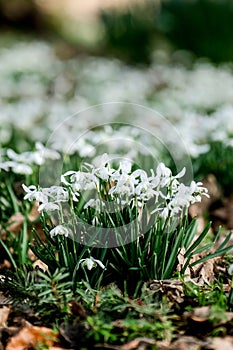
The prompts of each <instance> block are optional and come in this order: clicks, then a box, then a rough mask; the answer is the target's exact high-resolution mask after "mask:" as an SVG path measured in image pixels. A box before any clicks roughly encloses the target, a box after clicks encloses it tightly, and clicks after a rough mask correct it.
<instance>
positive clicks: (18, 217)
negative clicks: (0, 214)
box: [7, 212, 25, 235]
mask: <svg viewBox="0 0 233 350" xmlns="http://www.w3.org/2000/svg"><path fill="white" fill-rule="evenodd" d="M24 219H25V217H24V215H23V214H22V213H20V212H18V213H15V214H14V215H12V216H11V217H10V219H9V220H8V224H7V230H8V231H10V232H11V233H13V234H15V235H17V234H18V233H19V231H20V230H21V228H22V227H23V222H24Z"/></svg>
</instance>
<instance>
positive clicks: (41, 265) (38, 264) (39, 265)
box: [32, 259, 48, 272]
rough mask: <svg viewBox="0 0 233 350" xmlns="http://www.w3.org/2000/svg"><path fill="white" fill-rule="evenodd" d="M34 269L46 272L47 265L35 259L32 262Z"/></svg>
mask: <svg viewBox="0 0 233 350" xmlns="http://www.w3.org/2000/svg"><path fill="white" fill-rule="evenodd" d="M32 266H33V267H34V268H39V269H41V270H43V271H44V272H45V271H47V270H48V265H46V264H45V263H44V262H43V261H42V260H40V259H37V260H36V261H34V263H33V265H32Z"/></svg>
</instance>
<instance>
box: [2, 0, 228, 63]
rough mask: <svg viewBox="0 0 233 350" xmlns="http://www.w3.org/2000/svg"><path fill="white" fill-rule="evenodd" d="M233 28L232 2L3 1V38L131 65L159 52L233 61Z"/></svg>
mask: <svg viewBox="0 0 233 350" xmlns="http://www.w3.org/2000/svg"><path fill="white" fill-rule="evenodd" d="M75 3H76V4H75ZM232 23H233V1H232V0H161V1H159V0H147V1H143V0H142V1H132V0H131V1H126V0H125V1H97V0H95V1H94V0H89V1H87V2H84V3H83V4H82V2H81V1H80V2H75V1H73V2H72V1H62V0H60V1H59V0H57V1H52V0H51V1H43V0H10V1H6V0H1V1H0V25H1V32H2V33H3V32H5V33H9V32H12V30H13V31H15V32H17V33H19V32H23V33H24V34H27V35H28V34H30V35H39V36H44V37H46V38H50V39H51V38H53V39H54V38H55V39H61V40H63V41H65V42H67V43H68V44H69V45H72V47H75V49H79V50H82V51H83V50H84V51H88V52H92V53H95V54H101V55H111V56H116V57H119V58H121V59H124V60H126V61H128V62H130V63H146V64H147V63H149V62H150V61H151V58H152V53H153V51H154V50H155V49H158V48H163V49H166V50H168V51H169V52H173V51H175V50H177V49H179V50H188V51H190V52H192V53H193V54H194V55H195V57H208V58H209V59H210V60H211V61H213V62H226V61H232V60H233V26H232Z"/></svg>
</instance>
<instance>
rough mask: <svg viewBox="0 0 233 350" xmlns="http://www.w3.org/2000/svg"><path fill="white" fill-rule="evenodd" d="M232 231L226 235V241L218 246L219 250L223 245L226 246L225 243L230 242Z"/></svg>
mask: <svg viewBox="0 0 233 350" xmlns="http://www.w3.org/2000/svg"><path fill="white" fill-rule="evenodd" d="M231 235H232V232H231V231H230V232H229V233H228V235H227V236H226V238H225V239H224V241H223V242H222V243H221V244H220V246H219V247H218V250H221V249H223V247H225V245H226V244H227V243H228V242H229V240H230V238H231Z"/></svg>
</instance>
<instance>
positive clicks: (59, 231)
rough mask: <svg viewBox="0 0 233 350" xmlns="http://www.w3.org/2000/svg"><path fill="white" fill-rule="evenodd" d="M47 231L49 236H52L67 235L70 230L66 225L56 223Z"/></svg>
mask: <svg viewBox="0 0 233 350" xmlns="http://www.w3.org/2000/svg"><path fill="white" fill-rule="evenodd" d="M49 233H50V236H51V237H54V236H57V235H61V236H65V237H68V236H69V234H70V233H71V231H70V229H68V228H67V227H66V226H63V225H58V226H56V227H54V228H53V229H52V230H51V231H50V232H49Z"/></svg>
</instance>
